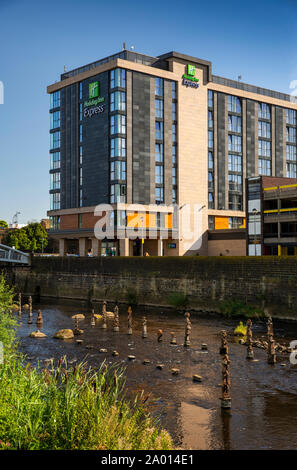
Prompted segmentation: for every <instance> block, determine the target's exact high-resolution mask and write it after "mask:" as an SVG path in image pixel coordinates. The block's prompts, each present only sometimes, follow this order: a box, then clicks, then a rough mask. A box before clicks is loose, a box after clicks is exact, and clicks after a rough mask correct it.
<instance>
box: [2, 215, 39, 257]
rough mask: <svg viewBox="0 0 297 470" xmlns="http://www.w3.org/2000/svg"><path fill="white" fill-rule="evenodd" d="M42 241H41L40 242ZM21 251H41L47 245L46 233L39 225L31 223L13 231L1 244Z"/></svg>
mask: <svg viewBox="0 0 297 470" xmlns="http://www.w3.org/2000/svg"><path fill="white" fill-rule="evenodd" d="M42 239H43V240H42ZM3 243H4V244H5V245H8V246H14V247H15V248H16V249H17V250H22V251H34V252H35V251H37V252H40V251H42V245H43V248H46V246H47V245H48V239H47V232H46V230H45V228H44V227H43V226H42V225H41V224H39V223H37V222H36V223H31V224H29V225H26V227H23V228H20V229H16V230H13V231H11V232H9V233H8V234H7V236H6V237H5V239H4V242H3Z"/></svg>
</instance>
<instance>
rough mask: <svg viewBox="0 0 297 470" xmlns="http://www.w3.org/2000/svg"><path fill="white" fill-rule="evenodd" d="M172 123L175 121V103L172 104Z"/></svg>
mask: <svg viewBox="0 0 297 470" xmlns="http://www.w3.org/2000/svg"><path fill="white" fill-rule="evenodd" d="M172 121H176V103H175V102H174V101H173V102H172Z"/></svg>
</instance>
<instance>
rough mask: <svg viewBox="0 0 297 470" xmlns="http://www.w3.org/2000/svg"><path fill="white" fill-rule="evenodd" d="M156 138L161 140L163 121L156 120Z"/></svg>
mask: <svg viewBox="0 0 297 470" xmlns="http://www.w3.org/2000/svg"><path fill="white" fill-rule="evenodd" d="M155 125H156V139H157V140H163V122H161V121H156V123H155Z"/></svg>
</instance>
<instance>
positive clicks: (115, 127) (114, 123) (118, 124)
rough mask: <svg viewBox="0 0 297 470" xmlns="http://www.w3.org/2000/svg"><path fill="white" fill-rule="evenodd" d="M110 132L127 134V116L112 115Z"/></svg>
mask: <svg viewBox="0 0 297 470" xmlns="http://www.w3.org/2000/svg"><path fill="white" fill-rule="evenodd" d="M110 134H111V135H113V134H126V116H124V115H123V114H115V115H114V116H111V117H110Z"/></svg>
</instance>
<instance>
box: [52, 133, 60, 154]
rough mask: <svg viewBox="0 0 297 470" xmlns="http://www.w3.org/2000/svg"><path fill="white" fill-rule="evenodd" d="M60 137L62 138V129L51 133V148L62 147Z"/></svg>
mask: <svg viewBox="0 0 297 470" xmlns="http://www.w3.org/2000/svg"><path fill="white" fill-rule="evenodd" d="M60 139H61V134H60V131H58V132H53V133H52V134H50V148H51V150H52V149H58V148H60V143H61V141H60Z"/></svg>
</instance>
